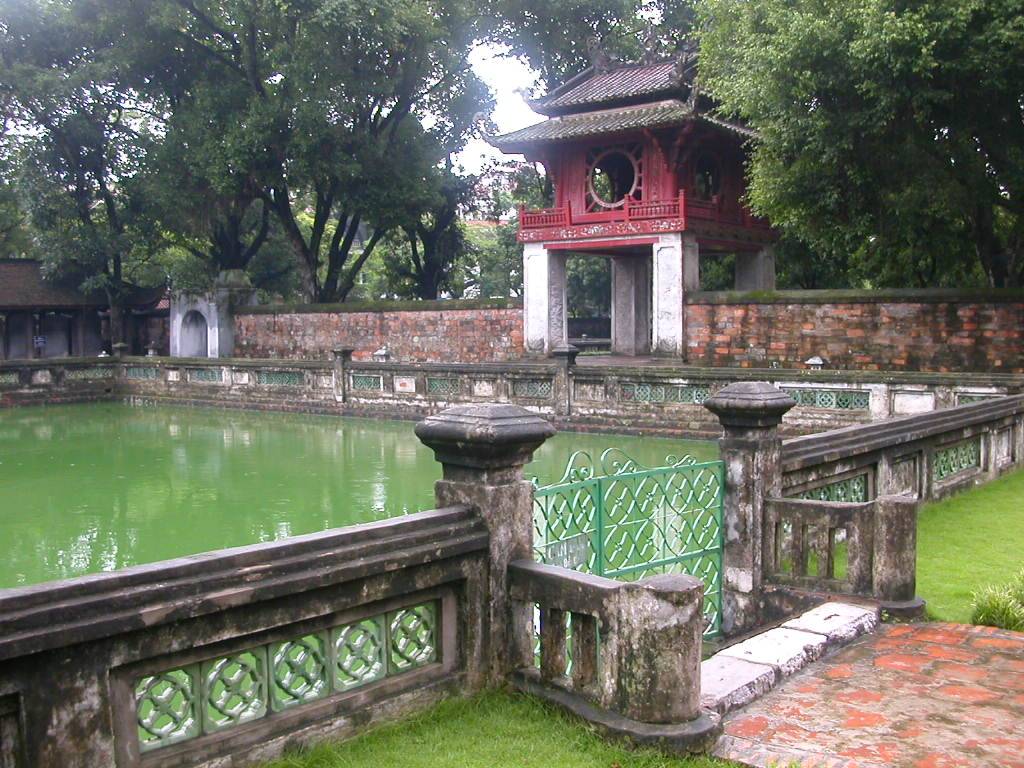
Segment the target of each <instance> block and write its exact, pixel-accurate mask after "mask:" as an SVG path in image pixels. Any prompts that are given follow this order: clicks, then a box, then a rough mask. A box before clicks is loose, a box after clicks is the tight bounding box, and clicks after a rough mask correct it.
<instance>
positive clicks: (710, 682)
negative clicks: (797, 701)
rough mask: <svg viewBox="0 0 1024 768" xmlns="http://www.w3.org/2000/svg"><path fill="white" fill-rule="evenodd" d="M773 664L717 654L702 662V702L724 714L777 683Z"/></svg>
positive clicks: (705, 707)
mask: <svg viewBox="0 0 1024 768" xmlns="http://www.w3.org/2000/svg"><path fill="white" fill-rule="evenodd" d="M777 680H778V673H777V672H776V671H775V668H774V667H771V666H767V665H765V664H755V663H754V662H752V661H744V660H743V659H734V658H732V657H731V656H724V655H722V654H720V653H719V654H716V655H714V656H712V657H711V658H710V659H708V660H707V661H704V662H702V663H701V665H700V705H701V706H702V707H703V708H704V709H711V710H714V711H715V712H718V714H720V715H722V714H725V713H726V712H731V711H732V710H734V709H736V708H738V707H742V706H743V705H744V704H749V703H750V702H752V701H753V700H754V699H756V698H759V697H760V696H764V695H765V694H766V693H768V691H770V690H771V689H772V688H774V687H775V683H776V682H777Z"/></svg>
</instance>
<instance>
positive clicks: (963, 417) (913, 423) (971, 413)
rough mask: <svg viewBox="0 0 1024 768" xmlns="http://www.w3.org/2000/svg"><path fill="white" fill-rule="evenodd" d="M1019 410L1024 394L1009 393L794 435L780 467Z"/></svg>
mask: <svg viewBox="0 0 1024 768" xmlns="http://www.w3.org/2000/svg"><path fill="white" fill-rule="evenodd" d="M1022 411H1024V395H1011V396H1009V397H997V398H993V399H992V400H983V401H981V402H978V403H971V404H969V405H961V406H958V407H956V408H949V409H945V410H941V411H931V412H928V413H917V414H912V415H910V416H899V417H896V418H893V419H887V420H885V421H879V422H875V423H873V424H858V425H855V426H852V427H841V428H839V429H834V430H831V431H829V432H822V433H820V434H816V435H806V436H804V437H794V438H790V439H789V440H784V441H783V442H782V467H783V471H785V472H793V471H794V470H797V469H802V468H804V467H808V466H814V465H817V464H823V463H826V462H829V461H836V460H838V459H844V458H850V457H852V456H857V455H861V454H865V453H871V452H872V451H877V450H881V449H883V448H891V447H893V446H897V445H905V444H907V443H912V442H915V441H918V440H924V439H927V438H929V437H933V436H935V435H941V434H943V433H945V432H954V431H956V430H958V429H963V428H966V427H970V426H974V425H976V424H984V423H986V422H990V421H993V420H995V419H998V418H1003V417H1009V416H1015V415H1017V414H1019V413H1021V412H1022Z"/></svg>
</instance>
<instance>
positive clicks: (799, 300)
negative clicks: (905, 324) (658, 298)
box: [686, 288, 1024, 304]
mask: <svg viewBox="0 0 1024 768" xmlns="http://www.w3.org/2000/svg"><path fill="white" fill-rule="evenodd" d="M1016 302H1024V290H1022V289H1020V288H984V289H976V290H965V289H946V288H921V289H912V288H899V289H880V290H874V291H864V290H851V289H836V290H794V291H691V292H689V293H687V294H686V303H687V304H947V303H964V304H967V303H970V304H1006V303H1016Z"/></svg>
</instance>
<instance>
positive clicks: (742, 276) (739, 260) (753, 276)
mask: <svg viewBox="0 0 1024 768" xmlns="http://www.w3.org/2000/svg"><path fill="white" fill-rule="evenodd" d="M735 285H736V290H737V291H774V290H775V249H774V248H773V247H772V246H770V245H766V246H764V247H763V248H762V249H761V250H760V251H757V252H756V253H737V254H736V274H735Z"/></svg>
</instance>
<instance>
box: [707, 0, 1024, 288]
mask: <svg viewBox="0 0 1024 768" xmlns="http://www.w3.org/2000/svg"><path fill="white" fill-rule="evenodd" d="M701 12H702V25H703V30H704V31H703V35H702V38H701V64H700V68H701V73H700V74H701V81H702V83H703V85H704V87H706V88H709V89H710V91H711V92H712V93H713V94H714V96H715V97H716V98H717V99H718V100H719V101H720V103H721V104H722V108H723V111H725V112H727V113H730V114H733V115H738V116H740V117H742V118H744V119H746V120H747V121H749V122H750V123H751V124H752V126H753V127H755V128H756V129H757V130H758V132H759V134H760V138H759V140H758V142H757V143H756V145H755V147H754V151H753V156H752V160H751V163H750V180H751V186H750V193H749V194H750V201H751V203H752V205H753V207H754V208H755V209H756V210H757V211H758V212H759V213H761V214H764V215H767V216H768V217H770V218H771V219H772V220H773V221H774V222H775V223H776V224H777V225H780V226H781V227H783V228H784V229H785V230H786V231H788V232H790V233H793V234H795V235H796V236H798V237H799V238H800V239H801V240H803V241H804V242H806V243H807V245H808V246H810V247H811V248H812V249H813V250H814V251H816V252H818V253H821V254H824V255H825V256H824V258H826V259H828V260H830V261H831V263H832V265H833V266H834V265H837V264H841V263H842V261H843V260H844V259H848V260H849V270H850V271H849V274H850V277H851V278H852V280H853V282H856V283H860V284H868V285H876V286H882V285H894V286H903V285H922V286H923V285H957V284H959V285H964V284H971V283H972V282H974V281H976V280H978V279H984V281H985V282H987V283H988V284H989V285H993V286H1005V285H1020V284H1021V282H1022V280H1024V208H1022V206H1024V120H1022V119H1021V98H1022V90H1021V83H1022V82H1024V2H1021V0H927V1H926V0H849V1H848V2H842V3H829V2H822V0H743V1H742V2H741V1H740V0H706V2H705V3H704V4H703V5H702V6H701ZM982 276H983V277H982Z"/></svg>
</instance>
